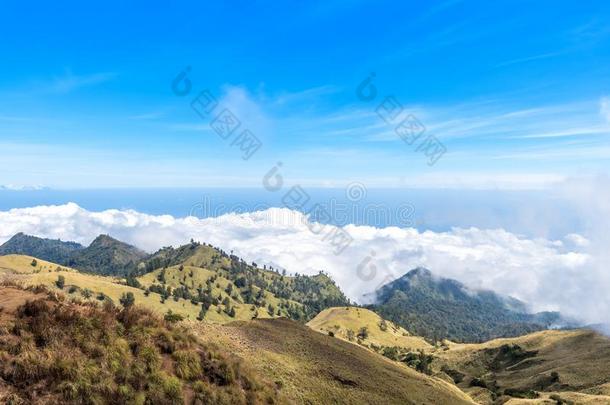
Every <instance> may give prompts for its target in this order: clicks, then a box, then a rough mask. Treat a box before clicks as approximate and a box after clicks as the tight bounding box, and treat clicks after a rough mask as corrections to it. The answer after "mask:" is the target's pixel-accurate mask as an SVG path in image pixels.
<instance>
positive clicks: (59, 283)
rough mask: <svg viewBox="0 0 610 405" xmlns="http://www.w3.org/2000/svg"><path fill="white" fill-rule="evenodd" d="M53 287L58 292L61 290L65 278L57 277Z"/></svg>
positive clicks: (64, 283)
mask: <svg viewBox="0 0 610 405" xmlns="http://www.w3.org/2000/svg"><path fill="white" fill-rule="evenodd" d="M55 285H56V286H57V288H59V289H60V290H63V288H64V286H65V285H66V278H65V277H64V276H57V281H56V282H55Z"/></svg>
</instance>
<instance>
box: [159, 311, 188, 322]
mask: <svg viewBox="0 0 610 405" xmlns="http://www.w3.org/2000/svg"><path fill="white" fill-rule="evenodd" d="M163 319H165V320H166V321H167V322H169V323H177V322H180V321H183V320H184V317H183V316H182V315H180V314H175V313H173V312H172V310H171V309H170V310H169V311H167V313H166V314H165V316H164V317H163Z"/></svg>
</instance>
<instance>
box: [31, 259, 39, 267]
mask: <svg viewBox="0 0 610 405" xmlns="http://www.w3.org/2000/svg"><path fill="white" fill-rule="evenodd" d="M30 266H32V267H36V266H38V262H37V261H36V259H34V260H32V263H30Z"/></svg>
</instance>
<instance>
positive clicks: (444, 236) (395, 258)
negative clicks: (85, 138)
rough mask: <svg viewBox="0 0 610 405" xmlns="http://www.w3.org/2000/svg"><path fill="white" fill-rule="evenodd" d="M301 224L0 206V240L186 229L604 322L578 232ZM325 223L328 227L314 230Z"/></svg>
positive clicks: (265, 218)
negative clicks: (336, 233) (334, 240)
mask: <svg viewBox="0 0 610 405" xmlns="http://www.w3.org/2000/svg"><path fill="white" fill-rule="evenodd" d="M308 224H309V225H311V224H310V223H309V222H308V221H307V219H306V218H305V217H303V215H302V214H300V213H298V212H295V211H290V210H287V209H278V208H272V209H269V210H266V211H259V212H254V213H248V214H239V215H238V214H228V215H223V216H220V217H217V218H208V219H198V218H194V217H188V218H174V217H172V216H169V215H165V216H153V215H147V214H143V213H139V212H136V211H132V210H107V211H102V212H91V211H87V210H85V209H83V208H81V207H79V206H77V205H76V204H73V203H70V204H66V205H61V206H39V207H34V208H25V209H12V210H10V211H4V212H0V241H5V240H7V239H8V238H10V237H11V236H12V235H14V234H15V233H17V232H25V233H28V234H34V235H38V236H41V237H50V238H61V239H63V240H75V241H78V242H81V243H83V244H88V243H90V242H91V240H93V239H94V238H95V237H96V236H97V235H98V234H101V233H108V234H110V235H112V236H114V237H116V238H118V239H120V240H124V241H126V242H129V243H132V244H134V245H137V246H139V247H141V248H144V249H146V250H148V251H154V250H156V249H158V248H160V247H162V246H167V245H178V244H182V243H186V242H187V241H188V240H190V239H191V238H195V239H196V240H200V241H202V242H207V243H212V244H213V245H215V246H219V247H222V248H223V249H225V250H234V251H235V252H236V254H238V255H240V256H242V257H244V258H245V259H246V260H249V261H256V262H257V263H259V264H264V263H268V264H270V263H273V264H275V265H280V266H282V267H284V268H286V269H287V270H288V271H290V272H300V273H304V274H314V273H317V272H318V271H319V270H325V271H327V272H328V273H330V274H331V275H332V276H333V278H334V279H335V280H336V281H337V282H338V284H339V285H340V286H341V287H342V289H343V290H344V291H345V292H346V293H347V294H348V295H349V296H350V297H351V298H354V299H360V298H361V296H362V294H363V293H367V292H371V291H373V290H375V289H376V288H377V287H379V286H380V285H381V284H382V283H385V282H387V281H389V280H391V279H392V278H394V277H399V276H401V275H402V274H404V273H406V272H407V271H409V270H410V269H412V268H414V267H417V266H425V267H427V268H430V269H431V270H432V271H433V272H435V273H436V274H437V275H440V276H444V277H450V278H455V279H458V280H460V281H462V282H464V283H466V284H467V285H468V286H470V287H472V288H486V289H493V290H495V291H497V292H499V293H502V294H507V295H512V296H515V297H517V298H519V299H522V300H524V301H526V302H529V303H530V304H531V305H532V308H533V309H534V310H549V309H558V310H561V311H562V312H564V313H565V314H567V315H571V316H577V317H579V318H580V319H583V320H585V321H587V322H601V321H610V319H607V317H608V314H609V313H610V298H608V297H609V295H608V294H607V287H608V286H609V285H610V284H608V281H609V276H608V274H607V272H606V271H605V269H603V266H601V265H599V263H597V262H596V257H597V256H595V255H594V254H593V253H591V252H594V251H591V250H590V249H589V248H588V247H587V243H586V242H585V241H586V239H585V238H584V237H583V236H581V235H575V234H570V235H567V236H566V237H565V238H564V239H563V240H547V239H527V238H525V237H522V236H519V235H515V234H513V233H510V232H507V231H505V230H502V229H488V230H484V229H478V228H469V229H461V228H454V229H452V230H450V231H448V232H432V231H425V232H418V231H417V230H416V229H412V228H397V227H389V228H374V227H368V226H355V225H348V226H346V227H345V228H344V229H345V230H346V231H347V232H349V234H350V235H351V236H352V237H353V239H354V240H353V242H352V244H351V245H350V246H349V247H348V248H347V249H346V250H345V251H344V252H343V253H342V254H340V255H335V254H334V253H333V246H332V245H331V243H330V242H329V241H328V240H324V237H323V235H316V234H314V233H312V232H311V231H310V229H309V228H308V226H307V225H308ZM332 229H335V228H333V227H327V228H326V229H325V231H324V233H323V234H326V232H327V231H329V230H332ZM591 245H592V246H596V245H595V244H593V243H592V244H591ZM373 269H374V270H373ZM373 271H374V276H372V274H373V273H372V272H373Z"/></svg>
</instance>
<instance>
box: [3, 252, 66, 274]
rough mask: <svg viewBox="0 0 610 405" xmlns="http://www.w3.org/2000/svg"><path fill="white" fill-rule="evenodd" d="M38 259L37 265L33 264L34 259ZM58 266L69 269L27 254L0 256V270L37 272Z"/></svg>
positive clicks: (25, 272)
mask: <svg viewBox="0 0 610 405" xmlns="http://www.w3.org/2000/svg"><path fill="white" fill-rule="evenodd" d="M33 260H36V262H37V264H36V266H32V261H33ZM58 267H60V268H62V269H66V270H67V269H68V268H67V267H65V266H59V265H57V264H55V263H51V262H47V261H45V260H40V259H35V258H33V257H31V256H25V255H6V256H0V272H14V273H21V274H28V273H36V272H51V271H55V269H57V268H58Z"/></svg>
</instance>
